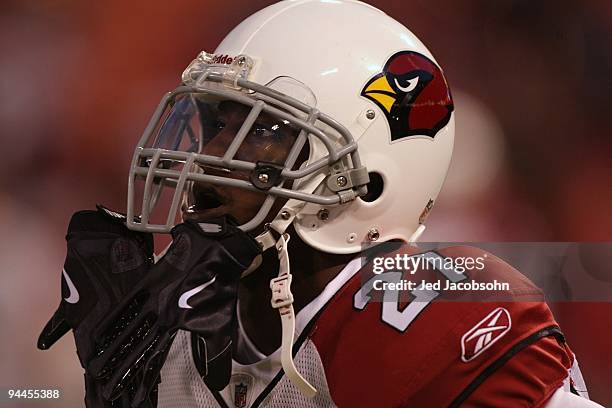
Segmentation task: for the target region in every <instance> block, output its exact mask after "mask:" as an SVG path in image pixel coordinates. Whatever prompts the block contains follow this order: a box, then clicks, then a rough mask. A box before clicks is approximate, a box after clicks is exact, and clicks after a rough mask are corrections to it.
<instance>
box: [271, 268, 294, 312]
mask: <svg viewBox="0 0 612 408" xmlns="http://www.w3.org/2000/svg"><path fill="white" fill-rule="evenodd" d="M270 289H272V301H271V302H270V303H272V307H273V308H274V309H279V308H284V307H285V306H291V305H292V304H293V293H291V275H283V276H279V277H276V278H274V279H272V280H271V281H270ZM280 313H281V314H282V313H283V310H282V309H281V310H280Z"/></svg>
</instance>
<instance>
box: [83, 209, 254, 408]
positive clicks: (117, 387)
mask: <svg viewBox="0 0 612 408" xmlns="http://www.w3.org/2000/svg"><path fill="white" fill-rule="evenodd" d="M172 237H173V241H172V244H171V245H170V247H169V249H168V251H167V253H166V254H165V255H164V257H163V258H161V259H160V260H159V261H158V262H157V263H156V264H155V265H154V266H153V267H152V268H151V270H150V271H149V273H147V275H146V276H145V277H144V279H143V280H142V281H141V282H140V283H139V284H138V285H137V287H135V288H134V290H133V291H132V292H131V293H130V294H129V295H128V299H126V300H125V301H124V302H123V304H122V305H120V306H119V307H118V308H117V311H116V314H113V315H110V316H109V317H108V318H107V319H105V320H104V321H103V322H102V323H101V327H102V330H103V332H107V333H110V335H108V336H107V337H106V338H104V339H103V340H102V342H103V344H104V345H103V347H102V349H104V352H103V353H102V354H101V355H100V356H98V357H97V358H96V359H94V360H93V361H91V364H90V365H89V367H88V369H89V371H90V372H92V373H96V374H97V377H96V378H98V380H101V381H104V382H106V385H105V387H104V389H103V396H104V397H105V398H106V399H109V400H114V399H115V398H116V397H118V396H120V395H124V391H125V387H126V385H127V384H130V383H131V382H132V381H133V378H134V377H135V376H136V377H142V380H141V381H140V384H139V385H138V387H137V390H136V394H135V397H134V399H133V401H132V407H138V406H139V405H140V404H141V403H142V401H144V400H146V398H147V395H149V393H150V391H151V389H152V388H153V387H154V386H155V384H157V382H158V381H159V375H160V370H161V368H162V366H163V364H164V362H165V360H166V357H167V355H168V351H169V349H170V346H171V345H172V341H173V340H174V336H175V335H176V333H177V331H178V330H179V329H182V330H187V331H189V332H191V333H192V336H193V335H197V336H198V339H199V341H198V344H199V346H200V347H199V349H200V350H201V352H202V355H203V358H202V361H204V362H205V367H200V373H201V375H202V376H203V379H204V381H205V382H206V384H207V385H208V386H209V387H210V388H212V389H217V390H220V389H222V388H224V387H225V386H226V385H227V384H228V382H229V378H230V376H231V345H232V337H233V336H234V334H235V331H236V327H237V318H236V316H237V315H236V302H237V298H238V284H239V281H240V276H241V274H242V272H244V271H245V270H246V269H247V268H248V267H249V266H250V265H251V263H252V262H253V260H254V259H255V258H256V257H257V255H259V254H260V253H261V248H260V246H259V244H258V243H257V242H256V241H255V240H254V239H253V238H251V237H250V236H249V235H247V234H246V233H245V232H243V231H241V230H240V229H239V228H238V227H237V226H236V223H235V221H233V220H232V219H230V218H229V217H228V218H223V219H219V220H215V221H208V222H206V223H196V222H192V221H187V222H185V223H182V224H179V225H177V226H176V227H174V228H173V230H172ZM115 321H129V323H128V324H127V326H126V327H125V329H122V330H120V331H116V330H113V329H108V328H107V327H112V325H113V324H114V322H115Z"/></svg>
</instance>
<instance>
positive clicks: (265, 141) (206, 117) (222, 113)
mask: <svg viewBox="0 0 612 408" xmlns="http://www.w3.org/2000/svg"><path fill="white" fill-rule="evenodd" d="M248 114H249V108H248V107H246V106H244V105H241V104H238V103H235V102H229V101H227V102H222V103H220V104H219V105H218V107H216V108H215V111H214V112H208V113H206V112H205V113H204V114H202V116H201V120H202V130H203V133H204V135H205V136H206V137H207V138H208V140H207V141H206V143H205V145H204V147H203V148H202V152H201V153H202V154H207V155H213V156H219V157H221V156H223V154H224V153H225V152H226V150H227V147H228V146H229V145H230V143H231V142H232V140H234V137H235V136H236V134H237V133H238V130H239V129H240V127H241V126H242V124H243V123H244V121H245V119H246V117H247V115H248ZM297 135H298V131H297V130H296V129H295V128H293V127H291V126H290V124H289V123H287V122H286V121H283V120H282V119H279V118H276V117H273V116H271V115H268V114H263V113H262V114H260V115H259V117H258V118H257V120H256V122H255V123H254V125H253V126H252V128H251V130H250V132H249V134H248V135H247V137H246V138H245V140H244V142H243V143H242V145H241V146H240V148H239V149H238V151H237V153H236V155H235V159H237V160H244V161H250V162H253V163H256V162H258V161H265V162H272V163H276V164H283V163H284V161H285V159H286V158H287V155H288V154H289V151H290V150H291V147H292V146H293V143H294V142H295V140H296V138H297ZM301 159H302V160H303V157H302V158H301ZM202 169H203V171H204V173H205V174H211V175H216V176H222V177H228V178H233V179H242V180H249V172H247V171H239V170H232V171H228V170H227V169H222V168H216V167H213V166H202ZM265 198H266V195H265V194H263V193H259V192H253V191H248V190H244V189H240V188H236V187H227V186H220V185H215V184H211V183H205V182H199V183H196V184H195V185H194V186H193V189H192V191H191V194H190V200H189V202H188V204H187V205H186V206H184V208H183V218H184V219H191V220H196V221H203V220H206V219H210V218H215V217H219V216H222V215H228V214H229V215H232V216H233V217H234V218H236V220H237V221H238V222H239V223H240V224H244V223H246V222H247V221H249V220H250V219H251V218H253V217H254V216H255V215H256V214H257V212H258V211H259V209H260V207H261V205H262V204H263V202H264V200H265ZM283 202H284V200H281V199H279V200H277V203H275V204H276V205H275V207H274V208H273V210H272V211H271V212H270V214H276V212H278V210H279V209H280V206H282V204H283Z"/></svg>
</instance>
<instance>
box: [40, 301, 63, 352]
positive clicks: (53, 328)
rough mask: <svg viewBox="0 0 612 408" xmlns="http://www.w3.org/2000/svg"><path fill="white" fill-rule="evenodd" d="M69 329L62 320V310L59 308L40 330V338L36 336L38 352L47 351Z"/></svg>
mask: <svg viewBox="0 0 612 408" xmlns="http://www.w3.org/2000/svg"><path fill="white" fill-rule="evenodd" d="M70 329H71V327H70V325H69V324H68V322H67V321H66V319H65V318H64V313H63V309H62V308H61V306H60V307H58V308H57V310H56V311H55V313H54V314H53V316H51V319H49V321H48V322H47V324H46V325H45V327H44V328H43V329H42V332H41V333H40V336H38V343H37V347H38V348H39V349H40V350H48V349H49V348H50V347H51V346H53V345H54V344H55V343H56V342H57V341H58V340H59V339H60V338H62V336H63V335H64V334H66V333H68V331H69V330H70Z"/></svg>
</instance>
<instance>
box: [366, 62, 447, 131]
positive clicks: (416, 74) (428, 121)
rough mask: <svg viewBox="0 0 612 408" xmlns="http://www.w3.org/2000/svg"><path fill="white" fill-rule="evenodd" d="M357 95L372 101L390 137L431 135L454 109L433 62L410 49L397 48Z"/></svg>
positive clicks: (440, 127)
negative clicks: (386, 122) (383, 114)
mask: <svg viewBox="0 0 612 408" xmlns="http://www.w3.org/2000/svg"><path fill="white" fill-rule="evenodd" d="M361 96H364V97H366V98H368V99H370V100H371V101H373V102H374V103H376V104H377V105H378V106H379V107H380V108H381V109H382V110H383V112H384V113H385V116H386V117H387V121H388V122H389V127H390V128H391V141H392V142H394V141H396V140H400V139H403V138H405V137H409V136H415V135H425V136H429V137H431V138H434V137H435V136H436V134H437V133H438V131H439V130H440V129H442V128H443V127H444V126H446V124H447V123H448V121H449V120H450V117H451V113H452V112H453V110H454V106H453V100H452V98H451V94H450V90H449V89H448V85H447V83H446V79H445V78H444V75H443V74H442V71H441V70H440V68H439V67H438V66H437V65H436V63H435V62H433V61H432V60H430V59H429V58H427V57H426V56H424V55H422V54H419V53H418V52H414V51H400V52H398V53H395V54H394V55H393V56H391V58H389V59H388V60H387V62H386V63H385V66H384V68H383V71H382V72H381V73H379V74H377V75H376V76H375V77H374V78H372V79H370V80H369V81H368V83H367V84H366V85H365V86H364V87H363V90H362V91H361Z"/></svg>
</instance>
